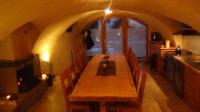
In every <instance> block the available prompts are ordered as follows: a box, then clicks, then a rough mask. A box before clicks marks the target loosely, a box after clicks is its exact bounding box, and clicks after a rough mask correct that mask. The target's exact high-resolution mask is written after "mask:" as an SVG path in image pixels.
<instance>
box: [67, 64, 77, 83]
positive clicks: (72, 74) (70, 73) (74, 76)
mask: <svg viewBox="0 0 200 112" xmlns="http://www.w3.org/2000/svg"><path fill="white" fill-rule="evenodd" d="M67 75H68V76H69V80H70V81H71V83H72V86H73V87H75V85H76V83H77V82H78V79H79V77H80V74H79V73H78V71H76V68H75V66H74V64H72V65H71V66H69V68H67Z"/></svg>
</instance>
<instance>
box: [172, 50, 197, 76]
mask: <svg viewBox="0 0 200 112" xmlns="http://www.w3.org/2000/svg"><path fill="white" fill-rule="evenodd" d="M174 58H175V59H176V60H178V61H180V62H181V63H183V64H184V65H185V66H187V67H189V68H190V69H192V70H194V71H195V72H197V73H199V74H200V62H199V61H194V59H193V58H192V56H191V55H186V54H182V55H180V56H174Z"/></svg>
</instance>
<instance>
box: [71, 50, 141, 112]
mask: <svg viewBox="0 0 200 112" xmlns="http://www.w3.org/2000/svg"><path fill="white" fill-rule="evenodd" d="M102 59H103V55H97V56H95V57H93V59H92V60H91V61H90V62H89V63H88V65H87V66H86V68H85V70H84V72H83V74H82V75H81V78H80V80H79V81H78V83H77V85H76V86H75V88H74V91H73V92H72V94H71V95H70V101H98V102H100V104H101V112H105V109H106V108H105V103H106V102H108V101H134V100H135V99H136V98H137V93H136V89H135V86H134V83H133V81H132V77H131V72H130V69H129V66H128V63H127V61H126V58H125V56H124V55H122V54H121V55H111V56H110V59H109V60H113V61H115V63H116V75H109V76H99V75H96V73H97V69H98V66H99V63H100V62H101V61H102Z"/></svg>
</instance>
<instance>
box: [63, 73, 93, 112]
mask: <svg viewBox="0 0 200 112" xmlns="http://www.w3.org/2000/svg"><path fill="white" fill-rule="evenodd" d="M60 81H61V86H62V90H63V94H64V98H65V102H66V112H90V106H89V105H87V103H84V102H72V101H69V95H70V94H71V92H72V91H73V86H72V82H71V81H70V77H69V76H68V73H67V70H66V71H65V72H64V73H63V74H61V76H60Z"/></svg>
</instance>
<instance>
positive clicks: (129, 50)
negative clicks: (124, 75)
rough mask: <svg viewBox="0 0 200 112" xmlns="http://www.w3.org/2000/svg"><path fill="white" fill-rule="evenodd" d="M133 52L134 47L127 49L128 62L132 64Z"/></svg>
mask: <svg viewBox="0 0 200 112" xmlns="http://www.w3.org/2000/svg"><path fill="white" fill-rule="evenodd" d="M131 54H132V48H131V47H129V48H128V49H127V51H126V60H127V61H128V64H130V61H131Z"/></svg>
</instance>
